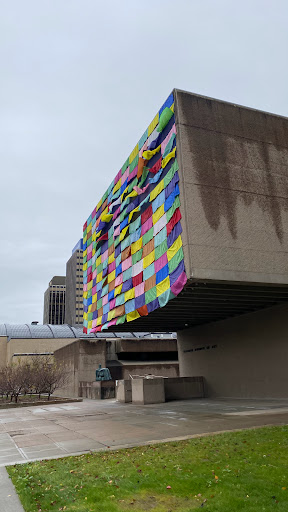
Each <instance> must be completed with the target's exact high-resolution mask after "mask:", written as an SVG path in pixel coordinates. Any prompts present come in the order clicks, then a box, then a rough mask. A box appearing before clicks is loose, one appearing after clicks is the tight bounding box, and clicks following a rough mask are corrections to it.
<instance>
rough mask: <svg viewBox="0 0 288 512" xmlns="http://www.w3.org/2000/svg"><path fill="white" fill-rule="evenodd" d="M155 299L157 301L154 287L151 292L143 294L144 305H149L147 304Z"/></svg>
mask: <svg viewBox="0 0 288 512" xmlns="http://www.w3.org/2000/svg"><path fill="white" fill-rule="evenodd" d="M155 299H157V290H156V286H154V288H151V290H148V292H145V303H146V304H149V302H152V301H153V300H155Z"/></svg>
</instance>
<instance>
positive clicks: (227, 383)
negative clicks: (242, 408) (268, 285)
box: [178, 305, 288, 398]
mask: <svg viewBox="0 0 288 512" xmlns="http://www.w3.org/2000/svg"><path fill="white" fill-rule="evenodd" d="M287 318H288V305H285V306H283V305H282V306H276V307H274V308H269V309H266V310H262V311H258V312H255V313H250V314H247V315H242V316H241V317H238V318H231V319H228V320H224V321H221V322H214V323H210V324H207V325H203V326H200V327H195V328H192V329H187V330H184V331H181V332H179V333H178V351H179V352H178V354H179V368H180V376H183V377H188V376H197V375H201V376H203V377H204V379H205V383H206V389H205V396H211V397H213V396H218V397H241V398H284V397H285V398H288V371H287V368H288V322H287Z"/></svg>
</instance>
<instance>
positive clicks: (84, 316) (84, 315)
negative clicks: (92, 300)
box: [83, 311, 88, 320]
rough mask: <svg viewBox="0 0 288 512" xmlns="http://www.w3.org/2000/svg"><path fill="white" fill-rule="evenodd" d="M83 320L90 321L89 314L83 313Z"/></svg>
mask: <svg viewBox="0 0 288 512" xmlns="http://www.w3.org/2000/svg"><path fill="white" fill-rule="evenodd" d="M83 319H84V320H88V313H86V312H85V311H84V313H83Z"/></svg>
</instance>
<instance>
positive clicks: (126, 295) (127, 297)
mask: <svg viewBox="0 0 288 512" xmlns="http://www.w3.org/2000/svg"><path fill="white" fill-rule="evenodd" d="M124 298H125V302H126V301H127V300H131V299H134V298H135V288H131V290H128V292H125V293H124Z"/></svg>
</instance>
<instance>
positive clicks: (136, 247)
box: [131, 236, 143, 254]
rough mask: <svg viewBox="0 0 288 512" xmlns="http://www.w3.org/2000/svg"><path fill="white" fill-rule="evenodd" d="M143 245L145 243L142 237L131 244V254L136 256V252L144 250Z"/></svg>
mask: <svg viewBox="0 0 288 512" xmlns="http://www.w3.org/2000/svg"><path fill="white" fill-rule="evenodd" d="M142 243H143V239H142V236H141V238H139V240H136V242H133V244H131V254H135V252H137V251H139V250H140V249H142Z"/></svg>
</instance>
